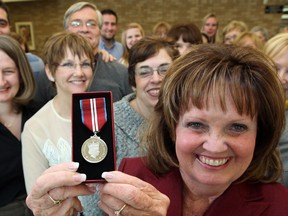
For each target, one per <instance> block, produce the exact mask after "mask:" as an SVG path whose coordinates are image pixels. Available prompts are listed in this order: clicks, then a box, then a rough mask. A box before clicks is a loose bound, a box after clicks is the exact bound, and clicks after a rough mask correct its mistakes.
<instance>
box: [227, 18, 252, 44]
mask: <svg viewBox="0 0 288 216" xmlns="http://www.w3.org/2000/svg"><path fill="white" fill-rule="evenodd" d="M246 31H248V27H247V25H246V24H245V23H244V22H242V21H238V20H232V21H231V22H229V23H228V24H227V25H226V26H225V27H224V28H223V33H222V35H223V43H224V44H229V45H231V44H233V41H234V40H235V39H236V38H237V37H238V36H239V35H240V34H241V33H242V32H246Z"/></svg>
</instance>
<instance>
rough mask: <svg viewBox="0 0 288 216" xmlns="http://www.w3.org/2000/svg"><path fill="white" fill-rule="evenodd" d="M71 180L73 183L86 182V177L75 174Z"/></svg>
mask: <svg viewBox="0 0 288 216" xmlns="http://www.w3.org/2000/svg"><path fill="white" fill-rule="evenodd" d="M73 179H74V180H75V181H79V182H83V181H85V180H86V175H85V174H75V175H73Z"/></svg>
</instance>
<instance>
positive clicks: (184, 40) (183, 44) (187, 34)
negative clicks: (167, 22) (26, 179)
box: [167, 23, 203, 55]
mask: <svg viewBox="0 0 288 216" xmlns="http://www.w3.org/2000/svg"><path fill="white" fill-rule="evenodd" d="M167 38H168V39H169V40H172V41H173V42H174V44H175V48H176V49H178V51H179V53H180V55H183V54H184V53H186V52H187V51H188V50H189V48H191V47H192V45H193V44H202V43H203V41H202V34H201V32H200V30H199V28H198V27H197V26H196V25H195V24H194V23H181V24H176V25H173V26H172V27H171V29H170V31H169V32H168V34H167Z"/></svg>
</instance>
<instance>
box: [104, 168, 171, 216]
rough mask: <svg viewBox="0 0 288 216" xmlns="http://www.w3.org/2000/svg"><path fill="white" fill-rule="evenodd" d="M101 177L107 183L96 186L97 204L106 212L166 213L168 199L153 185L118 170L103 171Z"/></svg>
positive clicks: (160, 214)
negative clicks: (97, 192)
mask: <svg viewBox="0 0 288 216" xmlns="http://www.w3.org/2000/svg"><path fill="white" fill-rule="evenodd" d="M102 177H103V178H104V179H105V180H106V181H107V183H106V184H104V185H101V186H100V187H99V188H98V190H99V196H100V201H99V203H98V206H99V208H101V209H102V210H103V211H104V212H106V213H107V214H109V215H111V216H112V215H115V214H116V213H117V211H119V210H120V209H121V215H154V216H164V215H166V214H167V209H168V207H169V204H170V200H169V198H168V197H167V196H166V195H165V194H162V193H161V192H159V191H158V190H157V189H156V188H155V187H154V186H153V185H151V184H149V183H147V182H145V181H142V180H140V179H138V178H136V177H134V176H130V175H127V174H125V173H122V172H119V171H112V172H104V173H103V174H102ZM122 207H124V208H122ZM115 211H116V212H115Z"/></svg>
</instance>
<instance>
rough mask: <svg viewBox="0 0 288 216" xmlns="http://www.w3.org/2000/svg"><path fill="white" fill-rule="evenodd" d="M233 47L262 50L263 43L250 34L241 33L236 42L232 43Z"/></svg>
mask: <svg viewBox="0 0 288 216" xmlns="http://www.w3.org/2000/svg"><path fill="white" fill-rule="evenodd" d="M233 43H234V44H235V45H238V46H243V47H251V48H253V49H258V50H261V51H262V50H263V46H264V44H263V42H262V41H261V40H260V39H259V37H258V36H257V35H256V34H255V33H252V32H243V33H242V34H240V35H239V36H238V37H237V38H236V40H235V41H234V42H233Z"/></svg>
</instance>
